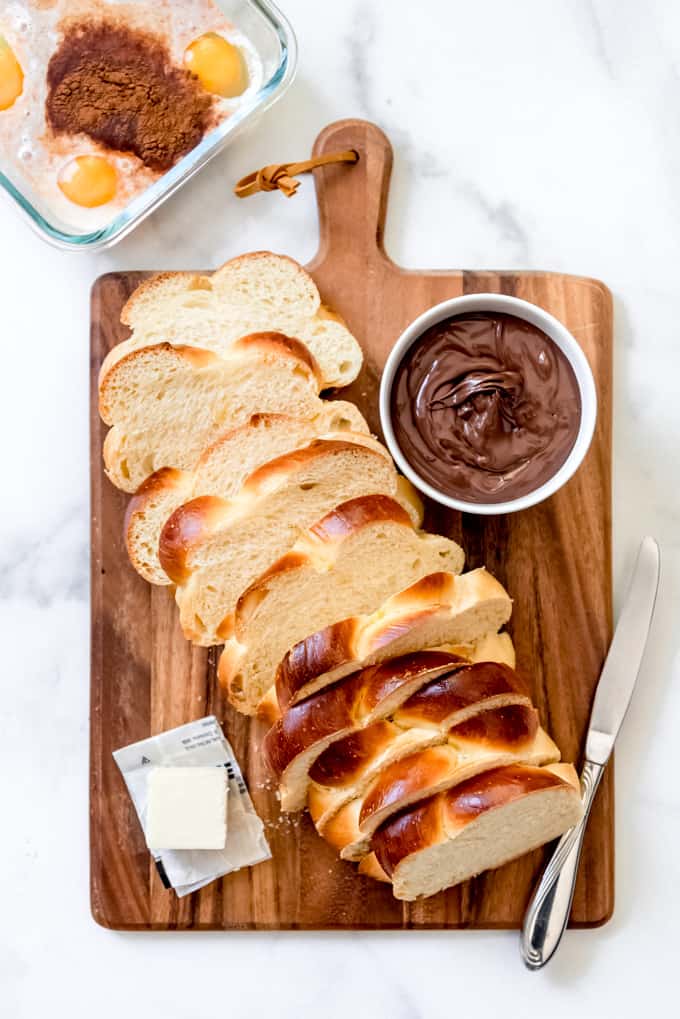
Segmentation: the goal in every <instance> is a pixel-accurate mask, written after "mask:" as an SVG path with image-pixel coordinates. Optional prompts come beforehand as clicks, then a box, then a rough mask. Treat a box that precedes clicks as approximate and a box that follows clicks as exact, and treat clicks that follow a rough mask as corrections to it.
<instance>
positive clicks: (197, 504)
mask: <svg viewBox="0 0 680 1019" xmlns="http://www.w3.org/2000/svg"><path fill="white" fill-rule="evenodd" d="M226 505H227V504H226V503H225V501H224V499H218V498H217V497H216V496H214V495H200V496H199V497H198V498H197V499H191V500H190V501H189V502H185V503H184V505H183V506H180V507H179V509H177V510H175V512H174V513H173V514H172V516H171V517H170V519H169V520H168V521H167V522H166V524H165V527H164V528H163V530H162V531H161V539H160V543H159V546H158V558H159V559H160V562H161V566H162V567H163V569H164V570H165V572H166V573H167V575H168V576H169V577H170V580H171V581H172V582H173V583H174V584H184V583H186V581H187V580H188V579H189V577H190V576H191V569H190V568H189V565H188V560H189V555H190V554H191V552H192V551H193V547H194V544H195V543H196V542H198V541H199V540H200V538H201V536H202V535H203V534H204V532H205V529H206V526H207V524H208V522H209V521H210V520H211V519H213V518H214V517H217V516H219V515H220V514H221V513H223V512H224V509H225V506H226Z"/></svg>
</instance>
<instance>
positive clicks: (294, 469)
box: [159, 436, 417, 713]
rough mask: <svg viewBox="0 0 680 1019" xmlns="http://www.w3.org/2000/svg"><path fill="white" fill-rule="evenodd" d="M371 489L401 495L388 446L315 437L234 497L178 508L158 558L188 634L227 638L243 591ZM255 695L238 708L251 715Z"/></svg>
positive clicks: (201, 639)
mask: <svg viewBox="0 0 680 1019" xmlns="http://www.w3.org/2000/svg"><path fill="white" fill-rule="evenodd" d="M369 442H371V443H372V444H369ZM374 493H378V494H383V495H389V496H391V497H393V498H396V497H397V495H398V483H397V472H396V470H395V468H394V464H393V463H392V460H391V458H390V456H389V454H388V453H387V451H386V450H385V449H384V448H383V447H381V446H380V445H379V444H378V443H377V442H375V441H373V440H369V439H368V437H367V436H361V437H360V441H359V442H350V441H347V440H346V439H345V440H342V441H329V440H326V439H317V440H315V441H314V442H312V443H310V444H309V445H308V446H305V447H303V448H302V449H299V450H295V451H293V452H292V453H287V454H285V455H284V456H281V457H278V458H277V459H275V460H271V461H269V463H266V464H264V465H263V466H262V467H260V468H259V469H258V470H256V471H255V472H254V473H253V474H251V475H250V476H249V477H248V479H247V480H246V482H245V484H244V485H243V487H242V488H241V491H240V492H239V494H238V495H237V496H236V497H235V498H234V499H231V500H225V499H219V498H216V497H214V496H203V497H201V498H198V499H193V500H192V501H190V502H188V503H186V504H185V505H184V506H181V507H180V508H179V509H178V510H176V511H175V513H173V515H172V516H171V517H170V519H169V520H168V522H167V523H166V525H165V527H164V528H163V531H162V533H161V539H160V546H159V552H160V556H159V557H160V563H161V566H162V567H163V569H164V570H165V572H166V573H167V574H168V576H169V577H170V579H171V580H172V581H173V583H175V584H176V585H177V590H176V600H177V604H178V605H179V609H180V623H181V625H182V629H183V630H184V633H185V635H186V636H187V637H188V638H189V639H190V640H193V641H194V642H195V643H197V644H202V645H211V644H218V643H220V642H221V641H222V640H224V639H225V638H227V637H229V636H230V635H231V632H232V630H233V621H234V612H235V609H236V603H237V601H238V599H239V597H240V596H241V594H243V592H244V591H245V589H246V588H247V587H248V586H249V585H250V584H251V583H252V582H253V581H254V580H255V579H256V578H257V577H258V576H259V575H260V574H261V573H263V572H264V571H265V570H266V569H268V568H269V567H270V566H271V565H272V563H274V562H275V561H276V560H277V559H278V558H280V556H282V555H284V553H286V552H287V551H289V549H290V548H291V547H292V546H293V545H294V544H295V542H296V540H297V539H298V537H299V536H300V533H301V531H303V530H305V529H306V528H308V527H310V526H311V525H312V524H313V523H314V522H315V521H316V520H318V519H319V518H320V517H322V516H323V515H324V514H326V513H328V512H329V511H330V510H331V509H332V508H333V507H334V506H336V505H338V504H339V503H342V502H345V501H347V500H349V499H353V498H355V497H357V496H360V495H368V494H374ZM409 508H411V507H410V506H409ZM412 512H413V515H414V516H415V517H417V512H416V511H415V510H413V509H412ZM258 700H259V698H253V700H252V702H251V701H248V700H246V699H245V698H244V699H243V700H242V701H241V702H240V705H239V706H240V707H241V708H242V710H245V711H249V712H251V713H254V712H255V711H256V709H257V703H258Z"/></svg>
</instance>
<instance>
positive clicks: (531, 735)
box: [312, 705, 560, 860]
mask: <svg viewBox="0 0 680 1019" xmlns="http://www.w3.org/2000/svg"><path fill="white" fill-rule="evenodd" d="M559 759H560V752H559V750H558V749H557V747H556V746H555V744H554V743H553V741H552V740H551V739H550V737H549V736H548V734H547V733H546V732H545V731H544V730H543V729H541V728H539V726H538V717H537V715H536V712H535V711H534V709H533V708H528V707H526V705H515V706H513V707H508V708H496V709H492V710H488V711H482V712H480V714H479V715H476V716H475V717H474V718H472V719H468V721H466V722H463V723H462V724H461V725H459V726H456V727H455V728H454V729H452V730H451V731H450V733H449V735H448V738H447V740H446V743H444V744H442V745H440V746H430V747H429V748H427V749H424V750H420V751H418V752H416V753H413V754H410V755H409V756H408V757H403V758H399V759H397V760H395V761H393V762H392V763H391V764H390V765H388V766H387V767H386V768H384V769H382V770H380V769H379V770H378V772H377V774H375V773H374V777H373V779H372V781H371V782H370V784H369V785H368V788H367V789H366V791H365V792H364V793H363V795H361V796H359V797H356V798H355V799H353V800H350V801H349V802H348V803H346V804H345V805H344V806H343V807H341V809H340V810H338V811H337V812H335V813H333V814H331V816H330V818H329V819H328V820H327V821H326V822H325V823H324V824H321V823H317V829H318V830H319V832H320V834H321V835H323V837H324V838H325V839H326V840H327V841H328V842H330V843H331V844H332V845H333V846H335V848H336V849H338V850H340V855H341V857H342V859H344V860H357V859H361V857H363V856H365V855H366V854H367V853H368V852H369V851H370V847H371V839H372V836H373V834H374V833H375V831H376V830H377V829H378V828H379V827H380V825H381V824H383V823H385V822H386V821H387V820H388V819H389V818H390V817H392V816H393V815H394V814H396V813H398V812H399V811H401V810H404V809H406V808H407V807H409V806H411V805H412V804H414V803H417V802H419V801H420V800H423V799H426V798H427V797H429V796H432V795H433V794H435V793H439V792H443V791H445V790H447V789H450V788H452V787H453V786H456V785H459V784H460V783H461V782H464V781H466V780H467V779H469V778H472V777H473V776H474V775H479V774H481V773H482V772H484V771H488V770H490V769H492V768H499V767H502V766H505V765H508V764H530V765H542V764H550V763H553V762H555V761H559ZM369 773H370V769H369ZM312 818H314V815H313V814H312Z"/></svg>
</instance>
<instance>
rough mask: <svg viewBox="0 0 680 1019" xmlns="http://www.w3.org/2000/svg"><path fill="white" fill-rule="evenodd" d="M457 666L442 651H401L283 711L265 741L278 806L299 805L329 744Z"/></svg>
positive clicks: (458, 661) (386, 712)
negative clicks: (275, 781) (313, 767)
mask: <svg viewBox="0 0 680 1019" xmlns="http://www.w3.org/2000/svg"><path fill="white" fill-rule="evenodd" d="M460 664H462V659H460V658H459V657H457V656H456V655H453V654H449V653H447V652H444V651H421V652H419V653H417V654H412V655H404V656H402V657H401V658H395V659H393V660H392V661H391V662H388V663H386V664H385V665H376V666H373V667H371V668H367V669H362V670H361V671H360V672H357V673H355V674H354V675H353V676H350V677H349V679H347V680H346V681H345V682H344V683H336V684H335V685H334V686H330V687H328V689H326V690H321V691H320V692H319V693H317V694H314V695H313V696H312V697H309V698H307V700H305V701H302V702H300V703H299V704H294V705H293V706H292V707H290V708H289V709H288V710H287V711H285V712H284V713H283V715H282V716H281V718H279V719H278V721H276V722H275V724H274V725H273V726H272V728H271V729H270V730H269V732H268V733H267V735H266V736H265V738H264V743H263V751H264V755H265V759H266V761H267V764H268V766H269V770H270V771H271V773H272V775H273V776H274V777H275V778H276V779H277V780H278V783H279V796H280V798H281V809H282V810H285V811H291V810H302V809H303V807H304V806H305V802H306V799H307V786H308V783H309V769H310V768H311V767H312V765H313V764H314V761H315V760H316V759H317V758H318V757H319V756H320V755H321V754H322V753H323V752H324V750H326V749H327V747H329V746H330V745H331V743H334V742H336V741H337V740H340V739H342V738H343V737H344V736H347V735H349V733H352V732H355V731H356V730H357V729H362V728H366V727H367V726H369V725H371V724H372V723H373V722H375V721H377V720H379V719H381V718H387V716H388V715H390V714H392V713H393V712H394V711H395V710H396V709H397V708H398V707H399V705H400V704H403V702H404V701H406V700H408V698H409V697H410V696H411V694H412V693H414V692H415V691H416V690H417V689H418V688H419V687H421V686H422V685H423V684H424V683H427V682H428V680H431V679H434V678H436V677H437V676H441V675H443V674H444V673H446V672H449V671H450V670H451V669H455V668H456V667H457V666H459V665H460Z"/></svg>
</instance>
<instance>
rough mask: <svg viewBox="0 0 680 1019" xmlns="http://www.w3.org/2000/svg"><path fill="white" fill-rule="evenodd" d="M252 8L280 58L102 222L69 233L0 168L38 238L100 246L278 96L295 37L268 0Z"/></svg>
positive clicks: (286, 81)
mask: <svg viewBox="0 0 680 1019" xmlns="http://www.w3.org/2000/svg"><path fill="white" fill-rule="evenodd" d="M245 3H247V4H249V5H250V6H251V7H255V8H257V9H258V10H259V11H260V12H261V13H262V14H263V15H264V16H265V17H266V18H267V20H268V21H269V23H270V25H271V26H272V28H273V30H274V31H275V33H276V35H277V36H278V38H279V41H280V44H281V61H280V63H279V65H278V67H277V68H276V70H275V71H274V73H273V74H272V76H271V77H270V78H269V80H268V81H266V82H265V83H264V84H263V86H262V88H261V89H260V90H259V91H258V92H257V93H256V95H255V96H254V97H253V99H252V101H251V102H250V103H249V104H248V106H246V107H243V108H239V109H238V110H236V111H235V112H234V113H233V114H232V116H230V117H229V118H228V119H227V120H225V121H224V122H223V123H222V124H220V125H219V126H218V127H216V128H215V130H214V131H211V132H210V134H208V135H206V137H205V138H203V139H202V140H201V141H200V142H199V144H198V145H197V146H196V147H195V148H194V149H192V150H191V152H189V153H187V155H186V156H184V158H183V159H181V160H180V161H179V163H177V164H176V165H175V166H173V167H172V169H171V170H168V172H167V173H165V174H164V175H163V176H162V177H161V178H159V180H157V181H156V182H155V183H154V184H152V185H151V186H150V187H148V188H147V189H146V190H145V191H143V192H142V194H141V195H138V196H137V198H135V199H133V200H132V201H131V202H130V203H129V204H128V205H126V206H125V208H124V209H123V210H122V211H121V212H120V213H119V214H118V215H117V216H116V217H115V219H113V220H112V221H111V222H110V223H109V224H108V225H107V226H105V227H101V228H100V229H99V230H94V231H93V232H92V233H88V234H69V233H65V232H63V231H61V230H58V229H57V228H56V227H55V226H52V224H51V223H49V222H48V221H47V220H46V219H45V218H44V216H42V215H41V214H40V213H39V212H38V210H37V209H36V208H35V206H34V205H33V203H32V202H30V201H29V200H28V198H27V197H26V196H25V195H24V194H22V192H21V191H20V190H19V188H17V187H16V185H14V184H13V183H12V181H11V180H9V178H8V177H6V176H5V174H4V173H3V172H2V171H1V170H0V187H1V188H2V193H3V194H4V195H5V196H6V197H8V198H9V200H10V201H11V203H12V205H13V206H14V207H15V208H18V209H19V211H20V212H21V213H23V216H24V218H25V219H26V220H27V222H28V224H29V226H31V227H32V228H33V230H34V231H35V232H36V233H37V234H38V235H39V236H40V237H42V239H43V240H45V241H47V242H48V243H49V244H52V245H53V246H54V247H56V248H61V249H62V250H65V251H101V250H102V249H104V248H108V247H111V246H112V245H113V244H116V243H117V242H118V241H120V240H122V238H123V237H125V236H126V235H127V234H128V233H130V231H131V230H133V229H134V228H135V227H136V226H138V224H139V223H141V222H142V220H144V219H146V217H147V216H149V215H150V214H151V213H152V212H154V210H155V209H157V208H158V206H159V205H161V204H162V203H163V202H164V201H165V200H166V199H167V198H169V197H170V195H172V194H174V192H175V191H177V190H178V189H179V188H180V187H181V186H182V185H183V184H184V183H185V182H186V181H187V180H189V178H190V177H193V175H194V174H195V173H197V172H198V170H200V169H201V168H202V167H204V166H205V164H206V163H207V162H208V161H209V160H210V159H212V157H213V156H216V155H217V153H218V152H220V151H221V150H222V149H223V148H224V146H225V145H226V143H227V141H228V140H229V139H230V138H231V137H232V136H233V135H234V134H235V133H236V132H237V130H238V129H239V128H241V127H243V126H244V124H245V123H247V121H248V120H249V119H250V118H251V117H252V116H253V114H255V113H261V112H263V111H264V110H266V109H268V108H269V107H270V106H271V105H272V104H273V103H274V102H275V101H276V100H277V99H280V98H281V96H282V95H283V94H284V92H285V91H286V90H287V88H288V86H289V85H290V84H291V82H292V80H293V77H294V75H295V71H296V68H297V40H296V38H295V33H294V32H293V29H292V26H291V24H290V22H289V21H288V19H287V18H286V17H285V16H284V15H283V14H282V13H281V11H280V10H279V8H278V7H277V6H276V5H275V4H274V3H272V2H271V0H245Z"/></svg>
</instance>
